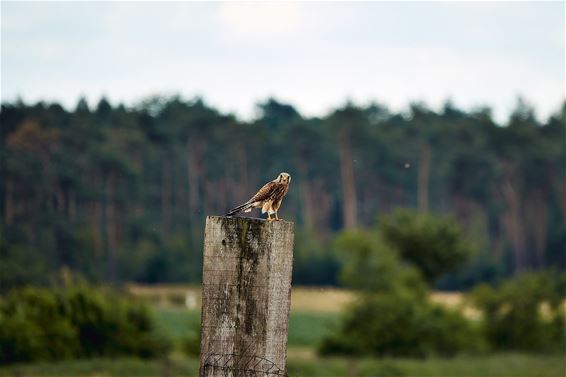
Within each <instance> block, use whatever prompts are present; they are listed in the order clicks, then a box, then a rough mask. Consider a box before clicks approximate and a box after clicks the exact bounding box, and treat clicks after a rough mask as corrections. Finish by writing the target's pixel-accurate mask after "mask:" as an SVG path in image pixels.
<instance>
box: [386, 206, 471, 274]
mask: <svg viewBox="0 0 566 377" xmlns="http://www.w3.org/2000/svg"><path fill="white" fill-rule="evenodd" d="M378 229H379V232H380V233H381V235H382V237H383V239H384V240H385V241H386V242H387V243H388V244H389V245H390V246H391V247H393V248H394V249H395V250H397V251H398V252H399V255H400V256H401V258H402V259H403V260H405V261H407V262H409V263H411V264H413V265H414V266H415V267H417V268H418V269H419V270H420V272H421V273H422V275H423V277H424V278H425V280H426V281H427V282H429V283H434V282H435V281H436V280H438V279H439V278H440V277H441V276H443V275H444V274H446V273H448V272H452V271H455V270H457V269H458V268H460V267H462V266H463V265H464V264H465V263H466V262H467V261H468V259H469V257H470V255H471V247H470V245H469V244H468V243H467V242H466V241H465V240H464V234H463V232H462V229H461V228H460V227H459V226H458V224H457V222H456V220H455V219H454V218H452V217H450V216H438V215H430V214H420V213H417V212H416V211H414V210H408V209H405V210H397V211H395V212H394V213H393V214H392V215H389V216H380V217H379V219H378Z"/></svg>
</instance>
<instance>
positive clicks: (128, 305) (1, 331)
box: [0, 286, 168, 363]
mask: <svg viewBox="0 0 566 377" xmlns="http://www.w3.org/2000/svg"><path fill="white" fill-rule="evenodd" d="M167 350H168V344H167V342H166V341H165V340H163V339H161V338H159V337H157V336H156V335H155V332H154V331H153V321H152V319H151V317H150V314H149V312H148V310H147V309H146V308H145V307H143V306H141V305H140V304H138V303H136V302H134V301H132V300H131V299H129V298H126V297H123V296H119V295H117V294H116V293H113V292H110V291H107V290H102V289H93V288H89V287H86V286H79V287H75V288H71V289H69V290H66V291H51V290H47V289H42V288H24V289H20V290H16V291H12V292H11V293H10V294H8V295H7V296H6V298H5V299H3V300H1V301H0V363H14V362H24V361H35V360H59V359H66V358H74V357H95V356H117V355H135V356H140V357H154V356H158V355H161V354H164V353H165V352H167Z"/></svg>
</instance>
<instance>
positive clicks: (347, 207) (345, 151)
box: [339, 137, 358, 229]
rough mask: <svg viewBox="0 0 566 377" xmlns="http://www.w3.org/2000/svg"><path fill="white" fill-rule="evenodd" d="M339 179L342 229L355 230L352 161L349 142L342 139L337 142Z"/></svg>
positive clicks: (354, 183)
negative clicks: (340, 185)
mask: <svg viewBox="0 0 566 377" xmlns="http://www.w3.org/2000/svg"><path fill="white" fill-rule="evenodd" d="M339 149H340V151H339V152H340V177H341V180H342V208H343V221H344V228H346V229H350V228H355V227H356V225H357V216H358V214H357V197H356V182H355V178H354V159H353V154H352V145H351V143H350V140H348V139H347V138H346V137H342V138H341V139H340V141H339Z"/></svg>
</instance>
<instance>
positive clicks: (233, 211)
mask: <svg viewBox="0 0 566 377" xmlns="http://www.w3.org/2000/svg"><path fill="white" fill-rule="evenodd" d="M250 208H252V203H250V202H247V203H244V204H242V205H239V206H237V207H236V208H233V209H231V210H230V211H229V212H228V213H227V214H226V216H232V215H235V214H236V213H238V212H240V211H246V210H248V209H250Z"/></svg>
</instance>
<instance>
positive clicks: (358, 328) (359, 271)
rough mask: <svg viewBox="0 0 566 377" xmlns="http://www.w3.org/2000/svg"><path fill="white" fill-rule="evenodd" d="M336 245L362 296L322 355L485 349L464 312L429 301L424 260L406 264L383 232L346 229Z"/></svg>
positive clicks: (446, 352) (423, 353) (347, 274)
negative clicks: (381, 234) (421, 267)
mask: <svg viewBox="0 0 566 377" xmlns="http://www.w3.org/2000/svg"><path fill="white" fill-rule="evenodd" d="M424 238H426V237H424ZM335 248H336V249H337V251H338V253H339V255H342V256H343V258H344V268H343V271H342V279H343V281H344V283H345V284H347V285H349V286H350V287H352V288H354V289H356V290H358V292H359V295H358V301H357V302H356V303H354V304H353V305H352V307H350V308H349V310H348V311H347V312H346V313H345V315H344V318H343V322H342V325H341V327H340V329H338V330H337V331H336V332H335V333H334V334H332V335H330V336H329V337H327V338H325V339H324V340H323V342H322V344H321V346H320V348H319V351H320V353H321V354H323V355H330V354H350V355H372V356H412V357H424V356H427V355H431V354H437V355H443V356H451V355H454V354H456V353H458V352H461V351H478V350H481V349H482V348H483V344H482V339H481V337H480V336H479V335H480V334H479V333H478V331H477V329H475V328H474V327H473V324H472V323H470V322H469V321H468V320H466V319H465V318H464V317H463V315H462V314H461V313H459V312H456V311H451V310H448V309H445V308H443V307H441V306H439V305H437V304H434V303H432V302H431V301H430V300H429V297H428V296H429V292H428V289H427V288H428V286H427V284H426V283H425V282H424V280H423V277H422V275H421V271H419V270H417V268H416V267H419V266H420V265H419V264H416V265H406V264H404V263H402V260H401V257H400V253H398V252H397V251H398V250H396V249H395V248H392V247H391V244H390V243H384V242H382V241H381V240H380V235H379V234H376V233H373V232H365V231H359V230H357V231H347V232H343V233H342V234H341V235H340V236H339V237H338V238H337V239H336V241H335Z"/></svg>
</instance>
